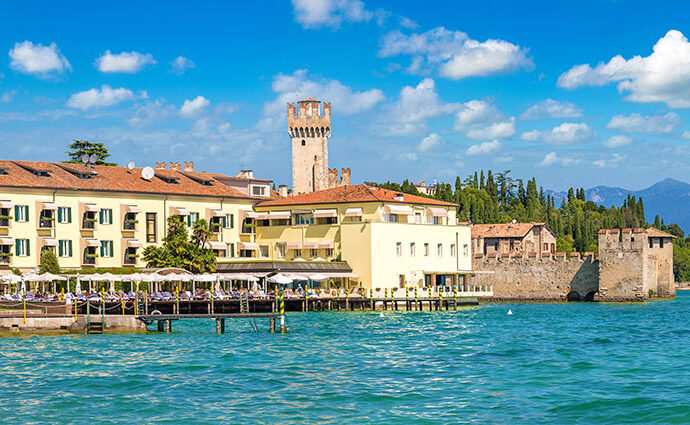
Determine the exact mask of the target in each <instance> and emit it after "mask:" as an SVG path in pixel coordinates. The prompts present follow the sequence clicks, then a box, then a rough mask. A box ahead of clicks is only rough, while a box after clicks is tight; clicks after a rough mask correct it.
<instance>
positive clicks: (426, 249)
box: [424, 243, 429, 257]
mask: <svg viewBox="0 0 690 425" xmlns="http://www.w3.org/2000/svg"><path fill="white" fill-rule="evenodd" d="M424 256H425V257H428V256H429V244H428V243H425V244H424Z"/></svg>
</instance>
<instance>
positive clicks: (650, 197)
mask: <svg viewBox="0 0 690 425" xmlns="http://www.w3.org/2000/svg"><path fill="white" fill-rule="evenodd" d="M547 193H550V194H551V195H552V196H553V197H554V199H555V204H556V206H558V205H560V203H561V200H562V199H564V198H566V197H567V196H568V194H567V192H553V191H547ZM628 194H630V195H632V196H635V197H637V198H642V200H643V201H644V212H645V218H646V219H647V221H648V222H650V223H651V222H653V221H654V216H655V215H657V214H659V217H661V218H663V219H664V222H665V223H666V224H669V223H677V224H678V225H679V226H680V227H681V228H682V229H683V230H684V231H686V232H688V231H690V184H688V183H685V182H682V181H679V180H674V179H666V180H662V181H660V182H658V183H655V184H653V185H651V186H649V187H648V188H646V189H642V190H627V189H622V188H620V187H608V186H597V187H593V188H591V189H585V198H586V199H587V200H588V201H592V202H595V203H597V204H599V205H604V206H605V207H610V206H611V205H616V206H620V205H621V204H623V201H624V200H625V199H626V198H627V197H628Z"/></svg>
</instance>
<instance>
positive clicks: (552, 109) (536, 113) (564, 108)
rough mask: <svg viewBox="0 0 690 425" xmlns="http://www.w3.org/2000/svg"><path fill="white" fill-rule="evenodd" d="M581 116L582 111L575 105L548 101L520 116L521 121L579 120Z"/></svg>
mask: <svg viewBox="0 0 690 425" xmlns="http://www.w3.org/2000/svg"><path fill="white" fill-rule="evenodd" d="M581 116H582V109H580V108H579V107H577V106H576V105H575V104H574V103H570V102H559V101H557V100H553V99H546V100H542V101H541V102H537V103H535V104H534V105H532V106H530V107H529V109H527V110H526V111H525V112H523V113H522V115H520V119H521V120H525V121H528V120H537V119H541V118H579V117H581Z"/></svg>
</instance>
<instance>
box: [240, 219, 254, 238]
mask: <svg viewBox="0 0 690 425" xmlns="http://www.w3.org/2000/svg"><path fill="white" fill-rule="evenodd" d="M251 232H252V219H251V218H245V219H244V220H242V231H241V232H240V233H245V234H246V233H251Z"/></svg>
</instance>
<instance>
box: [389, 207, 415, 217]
mask: <svg viewBox="0 0 690 425" xmlns="http://www.w3.org/2000/svg"><path fill="white" fill-rule="evenodd" d="M385 209H386V211H388V212H389V213H391V214H396V215H413V214H414V210H413V209H412V207H410V206H408V205H386V206H385Z"/></svg>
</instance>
